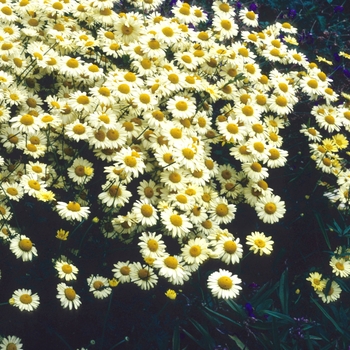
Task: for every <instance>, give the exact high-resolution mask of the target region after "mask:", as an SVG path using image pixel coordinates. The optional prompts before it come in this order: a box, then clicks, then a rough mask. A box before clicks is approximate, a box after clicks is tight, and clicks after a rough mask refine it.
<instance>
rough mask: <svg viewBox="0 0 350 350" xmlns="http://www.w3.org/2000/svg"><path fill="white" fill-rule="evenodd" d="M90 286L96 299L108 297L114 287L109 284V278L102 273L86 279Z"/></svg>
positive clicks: (90, 290)
mask: <svg viewBox="0 0 350 350" xmlns="http://www.w3.org/2000/svg"><path fill="white" fill-rule="evenodd" d="M86 281H87V284H88V286H89V292H92V294H93V295H94V297H95V298H96V299H104V298H107V297H108V295H109V294H111V293H112V288H111V287H110V286H109V282H108V279H107V278H106V277H102V276H100V275H95V276H94V275H91V276H90V277H88V278H87V279H86Z"/></svg>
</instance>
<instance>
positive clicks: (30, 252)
mask: <svg viewBox="0 0 350 350" xmlns="http://www.w3.org/2000/svg"><path fill="white" fill-rule="evenodd" d="M10 250H11V251H12V253H13V254H15V255H16V258H17V259H19V258H22V260H23V261H31V260H32V259H33V256H38V252H37V249H36V248H35V247H34V245H33V242H32V241H31V240H30V239H29V237H27V236H25V235H17V236H15V237H14V238H12V239H11V241H10Z"/></svg>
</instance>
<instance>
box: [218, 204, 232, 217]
mask: <svg viewBox="0 0 350 350" xmlns="http://www.w3.org/2000/svg"><path fill="white" fill-rule="evenodd" d="M215 212H216V215H217V216H220V217H223V216H226V215H227V214H228V212H229V210H228V206H227V205H226V204H224V203H221V204H218V205H217V206H216V208H215Z"/></svg>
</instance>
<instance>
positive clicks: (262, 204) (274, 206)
mask: <svg viewBox="0 0 350 350" xmlns="http://www.w3.org/2000/svg"><path fill="white" fill-rule="evenodd" d="M255 210H256V212H257V214H258V217H259V219H260V220H262V221H263V222H265V223H268V224H273V223H275V222H278V221H279V220H280V219H281V218H282V217H283V216H284V214H285V212H286V208H285V203H284V201H281V197H280V196H276V195H273V194H267V195H266V196H264V197H262V198H259V200H258V202H257V203H256V205H255Z"/></svg>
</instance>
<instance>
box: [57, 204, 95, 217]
mask: <svg viewBox="0 0 350 350" xmlns="http://www.w3.org/2000/svg"><path fill="white" fill-rule="evenodd" d="M56 209H57V211H58V214H59V215H60V216H61V217H62V218H63V219H66V220H77V221H81V220H83V219H87V218H88V216H89V213H90V209H89V207H82V206H81V205H80V204H79V203H78V202H75V201H72V202H68V203H66V202H57V205H56Z"/></svg>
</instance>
